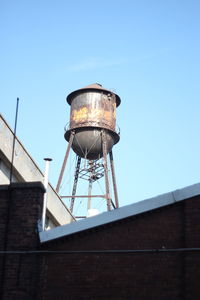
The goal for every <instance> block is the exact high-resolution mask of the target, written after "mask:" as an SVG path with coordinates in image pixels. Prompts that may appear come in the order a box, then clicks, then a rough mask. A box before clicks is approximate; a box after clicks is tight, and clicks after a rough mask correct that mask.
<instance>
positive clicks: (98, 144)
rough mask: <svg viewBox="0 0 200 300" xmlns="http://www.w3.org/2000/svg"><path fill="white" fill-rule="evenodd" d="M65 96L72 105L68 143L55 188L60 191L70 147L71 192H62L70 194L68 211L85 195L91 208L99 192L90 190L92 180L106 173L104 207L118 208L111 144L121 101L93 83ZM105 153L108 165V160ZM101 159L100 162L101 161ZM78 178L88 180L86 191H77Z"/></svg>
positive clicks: (117, 137)
mask: <svg viewBox="0 0 200 300" xmlns="http://www.w3.org/2000/svg"><path fill="white" fill-rule="evenodd" d="M66 100H67V102H68V104H69V105H70V106H71V111H70V122H69V126H68V127H67V128H66V132H65V135H64V136H65V139H66V140H67V142H68V147H67V151H66V155H65V158H64V161H63V165H62V169H61V172H60V176H59V179H58V183H57V187H56V191H57V192H58V193H59V190H60V185H61V182H62V178H63V174H64V170H65V167H66V163H67V159H68V156H69V152H70V149H71V148H72V149H73V151H74V152H75V153H76V155H77V163H76V170H75V175H74V184H73V190H72V195H70V196H62V197H63V198H64V197H66V198H71V203H70V210H71V212H72V213H73V207H74V201H75V199H76V198H78V197H87V198H88V210H90V209H91V199H92V197H97V196H98V195H92V194H91V191H92V183H93V182H95V181H97V180H99V179H100V178H101V177H102V176H104V177H105V195H100V196H101V197H104V198H105V200H106V203H107V210H111V209H112V208H118V207H119V204H118V195H117V186H116V179H115V170H114V161H113V154H112V147H113V145H115V144H116V143H118V141H119V133H118V132H117V131H116V108H117V107H118V106H119V105H120V102H121V100H120V97H119V96H118V95H116V94H115V93H113V92H111V91H109V90H107V89H105V88H103V87H102V86H101V85H100V84H96V83H95V84H92V85H89V86H86V87H84V88H81V89H79V90H76V91H74V92H72V93H71V94H69V95H68V96H67V99H66ZM108 154H109V158H110V165H109V164H108V160H107V155H108ZM81 159H84V160H86V161H87V167H84V168H81ZM100 160H102V161H103V163H100ZM109 166H110V171H111V174H112V183H113V191H114V198H115V200H114V201H113V200H112V199H111V196H110V189H111V185H110V182H109V176H108V170H109ZM79 178H84V179H87V180H88V182H89V185H88V194H87V195H81V196H78V195H76V189H77V184H78V179H79Z"/></svg>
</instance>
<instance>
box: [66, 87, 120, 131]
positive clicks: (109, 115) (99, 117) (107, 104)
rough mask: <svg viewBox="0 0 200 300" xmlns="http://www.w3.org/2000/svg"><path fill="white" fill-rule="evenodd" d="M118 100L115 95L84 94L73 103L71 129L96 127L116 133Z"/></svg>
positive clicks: (90, 92)
mask: <svg viewBox="0 0 200 300" xmlns="http://www.w3.org/2000/svg"><path fill="white" fill-rule="evenodd" d="M115 125H116V100H115V96H114V95H106V94H103V93H99V92H92V91H89V92H82V93H81V94H77V95H75V97H74V98H73V99H72V102H71V113H70V129H73V128H77V127H83V126H84V127H85V126H95V127H100V128H106V129H110V130H113V131H115Z"/></svg>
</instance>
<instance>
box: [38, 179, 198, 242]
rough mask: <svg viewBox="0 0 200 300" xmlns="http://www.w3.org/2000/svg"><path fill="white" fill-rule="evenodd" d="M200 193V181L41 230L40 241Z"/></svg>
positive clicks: (133, 214)
mask: <svg viewBox="0 0 200 300" xmlns="http://www.w3.org/2000/svg"><path fill="white" fill-rule="evenodd" d="M198 195H200V183H197V184H194V185H190V186H187V187H185V188H182V189H179V190H175V191H173V192H169V193H166V194H162V195H159V196H157V197H153V198H150V199H147V200H143V201H139V202H137V203H133V204H130V205H126V206H123V207H121V208H118V209H115V210H112V211H108V212H104V213H102V214H99V215H97V216H94V217H90V218H87V219H84V220H81V221H78V222H73V223H71V224H68V225H63V226H58V227H55V228H53V229H51V230H48V231H42V232H40V241H41V243H45V242H48V241H52V240H55V239H59V238H62V237H65V236H69V235H71V234H75V233H78V232H81V231H85V230H88V229H91V228H95V227H98V226H102V225H105V224H109V223H112V222H116V221H119V220H122V219H125V218H128V217H131V216H135V215H139V214H142V213H145V212H148V211H151V210H154V209H157V208H161V207H164V206H166V205H170V204H174V203H176V202H179V201H184V200H186V199H188V198H192V197H195V196H198Z"/></svg>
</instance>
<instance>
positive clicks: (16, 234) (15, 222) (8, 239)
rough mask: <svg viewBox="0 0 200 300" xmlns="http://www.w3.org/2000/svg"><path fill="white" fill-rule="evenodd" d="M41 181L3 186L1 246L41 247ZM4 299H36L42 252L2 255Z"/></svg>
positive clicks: (1, 291) (0, 278) (0, 196)
mask: <svg viewBox="0 0 200 300" xmlns="http://www.w3.org/2000/svg"><path fill="white" fill-rule="evenodd" d="M43 194H44V187H43V185H42V184H41V183H39V182H36V183H15V184H12V185H11V186H1V187H0V249H1V250H6V251H19V250H37V249H38V247H39V240H38V232H37V222H38V220H39V219H41V216H42V202H43ZM0 262H1V265H0V268H1V272H0V283H1V286H0V297H1V299H6V300H7V299H36V298H37V293H38V288H39V285H38V283H39V282H40V276H41V270H40V265H41V257H39V256H38V255H35V254H33V255H30V254H29V255H26V254H23V255H22V254H6V255H3V254H2V255H1V260H0Z"/></svg>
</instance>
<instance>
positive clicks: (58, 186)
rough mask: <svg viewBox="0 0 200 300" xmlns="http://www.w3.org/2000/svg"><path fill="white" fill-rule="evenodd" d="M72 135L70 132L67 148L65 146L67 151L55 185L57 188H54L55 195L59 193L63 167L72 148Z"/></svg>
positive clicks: (73, 133)
mask: <svg viewBox="0 0 200 300" xmlns="http://www.w3.org/2000/svg"><path fill="white" fill-rule="evenodd" d="M74 135H75V132H74V131H72V132H71V134H70V139H69V143H68V146H67V151H66V154H65V158H64V161H63V165H62V169H61V171H60V175H59V178H58V183H57V186H56V192H57V193H59V190H60V185H61V182H62V178H63V174H64V171H65V167H66V164H67V160H68V156H69V151H70V149H71V146H72V142H73V139H74Z"/></svg>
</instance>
